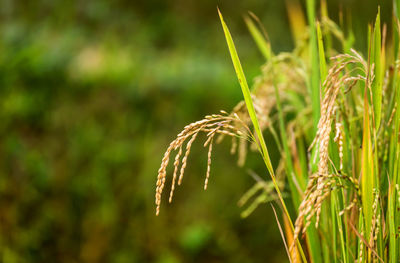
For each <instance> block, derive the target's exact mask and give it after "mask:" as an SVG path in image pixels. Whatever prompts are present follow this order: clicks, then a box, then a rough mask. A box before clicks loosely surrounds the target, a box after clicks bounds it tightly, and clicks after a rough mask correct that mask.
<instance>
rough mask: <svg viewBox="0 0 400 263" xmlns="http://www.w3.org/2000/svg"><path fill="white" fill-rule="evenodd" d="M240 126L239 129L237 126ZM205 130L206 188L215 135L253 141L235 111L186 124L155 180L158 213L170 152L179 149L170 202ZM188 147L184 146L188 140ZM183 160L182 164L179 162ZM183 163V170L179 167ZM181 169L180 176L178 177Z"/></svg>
mask: <svg viewBox="0 0 400 263" xmlns="http://www.w3.org/2000/svg"><path fill="white" fill-rule="evenodd" d="M238 127H240V128H238ZM201 132H204V133H206V136H207V139H206V141H205V143H204V147H207V146H208V158H207V172H206V178H205V182H204V189H207V185H208V181H209V177H210V170H211V153H212V146H213V142H214V137H215V136H216V135H222V136H231V137H232V138H235V139H237V138H240V139H243V140H250V141H251V140H253V137H252V135H251V132H250V130H249V128H248V127H247V125H246V124H245V123H244V122H243V121H242V120H241V119H240V118H239V116H238V115H236V114H232V115H228V114H227V113H226V112H224V111H221V114H213V115H210V116H206V117H205V118H204V119H202V120H200V121H197V122H194V123H191V124H189V125H187V126H186V127H185V128H184V129H183V131H182V132H181V133H179V134H178V135H177V138H176V139H175V140H174V141H172V142H171V144H170V145H169V147H168V149H167V151H166V152H165V154H164V157H163V159H162V161H161V167H160V169H159V170H158V177H157V183H156V195H155V197H156V200H155V203H156V214H157V215H158V214H159V212H160V205H161V195H162V192H163V190H164V186H165V180H166V176H167V166H168V163H169V160H170V156H171V153H172V152H173V151H178V152H177V154H176V156H175V161H174V173H173V176H172V183H171V191H170V195H169V202H172V198H173V194H174V190H175V187H176V180H177V178H178V185H180V184H181V183H182V180H183V175H184V172H185V168H186V166H187V160H188V157H189V154H190V150H191V148H192V144H193V142H194V141H195V140H196V138H197V136H198V135H199V134H200V133H201ZM186 141H187V143H186V146H185V147H184V144H185V142H186ZM183 149H185V154H184V156H183V158H181V157H182V154H183ZM181 162H182V164H181V166H180V163H181ZM179 166H180V169H179ZM178 171H180V172H179V177H178Z"/></svg>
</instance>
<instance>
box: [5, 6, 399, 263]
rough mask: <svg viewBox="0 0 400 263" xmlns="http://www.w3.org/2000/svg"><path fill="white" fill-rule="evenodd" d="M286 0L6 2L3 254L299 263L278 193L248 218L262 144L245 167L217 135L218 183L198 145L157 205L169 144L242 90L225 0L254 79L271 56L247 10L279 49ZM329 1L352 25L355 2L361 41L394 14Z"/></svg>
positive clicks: (335, 14) (285, 30) (8, 262)
mask: <svg viewBox="0 0 400 263" xmlns="http://www.w3.org/2000/svg"><path fill="white" fill-rule="evenodd" d="M286 2H290V1H286ZM285 4H286V3H285V1H280V0H279V1H278V0H274V1H262V0H246V1H232V0H221V1H216V0H202V1H196V0H175V1H172V0H134V1H128V0H110V1H107V0H96V1H94V0H85V1H69V0H60V1H53V0H36V1H13V0H1V1H0V262H4V263H14V262H15V263H17V262H21V263H24V262H116V263H123V262H160V263H161V262H162V263H174V262H285V261H287V257H286V254H285V251H284V247H283V244H282V241H281V238H280V235H279V231H278V227H277V224H276V221H275V219H274V216H273V213H272V209H271V207H270V205H269V204H266V205H264V206H262V207H260V208H258V209H257V210H256V211H255V212H254V213H253V214H252V215H250V216H249V217H248V218H246V219H242V218H241V217H240V212H241V211H242V208H239V207H238V206H237V201H238V200H239V198H240V197H241V196H242V194H243V193H244V192H245V191H246V190H247V189H248V188H250V187H251V186H252V185H253V183H254V180H253V179H252V178H251V177H250V176H249V175H248V173H247V169H248V168H250V169H252V170H253V171H255V172H256V173H257V174H259V175H260V176H261V177H263V178H266V179H267V178H268V175H267V174H266V172H265V169H264V167H263V164H262V162H261V160H260V159H259V158H258V155H256V154H250V156H249V158H248V161H247V163H246V167H245V168H238V167H236V165H235V163H236V157H233V156H230V155H229V144H228V143H222V144H221V145H218V146H217V147H215V148H216V149H215V152H214V155H213V156H214V157H213V163H212V168H211V169H212V170H211V178H210V184H209V188H208V190H207V191H203V190H202V189H203V186H202V184H203V180H204V175H205V171H206V166H207V165H206V155H207V154H206V151H204V149H202V146H201V143H197V144H195V145H194V149H193V151H192V154H191V156H190V158H189V164H188V168H187V170H186V172H185V174H186V175H185V176H186V177H185V178H184V182H183V186H182V187H179V188H178V189H177V191H176V193H175V200H174V202H173V203H172V204H167V202H163V204H162V207H161V214H160V216H158V217H156V216H155V205H154V190H155V181H156V176H157V170H158V168H159V165H160V161H161V158H162V155H163V152H164V150H165V149H166V148H167V146H168V144H169V142H170V141H171V140H173V139H174V137H175V135H176V134H177V133H178V132H180V130H181V129H182V128H183V127H184V125H186V124H187V123H190V122H193V121H195V120H198V119H200V118H202V117H203V116H204V115H206V114H209V113H213V112H217V111H219V110H220V109H225V110H227V111H229V110H230V109H231V108H232V107H233V106H234V105H235V104H236V103H237V102H238V101H240V100H241V92H240V88H239V86H238V84H237V80H236V77H235V73H234V71H233V68H232V65H231V61H230V57H229V53H228V51H227V48H226V44H225V40H224V36H223V32H222V29H221V26H220V23H219V20H218V16H217V11H216V7H217V5H218V6H219V8H220V9H221V10H222V12H223V14H224V16H225V19H226V21H227V22H228V25H229V27H230V29H231V32H232V33H233V36H234V39H235V41H236V45H237V47H238V51H239V53H240V57H241V59H242V64H243V67H244V69H245V72H246V74H247V78H248V80H249V81H250V82H251V80H252V79H253V78H254V77H256V76H257V75H258V74H259V73H260V66H261V65H262V63H263V59H262V56H261V55H260V53H259V52H258V51H257V48H256V45H255V44H254V43H253V42H252V39H251V37H250V34H249V33H248V32H247V29H246V27H245V24H244V22H243V19H242V18H243V17H242V16H243V15H244V14H246V12H247V11H253V12H254V13H255V14H256V15H257V16H258V17H259V18H260V20H261V21H262V23H263V24H264V25H265V28H266V30H267V31H268V34H269V37H270V40H271V42H272V49H273V51H274V52H276V53H277V52H280V51H290V50H291V49H292V48H293V47H294V43H293V39H292V37H291V32H290V27H289V23H288V18H287V12H286V7H285ZM328 4H329V15H330V16H331V17H332V18H333V20H335V21H336V22H338V23H339V22H340V16H339V10H343V14H345V17H350V16H347V15H351V21H352V28H353V30H354V33H355V36H356V42H355V46H356V47H357V48H359V49H361V51H365V46H366V40H365V36H366V32H367V24H368V22H371V21H373V19H374V17H375V14H376V10H377V6H378V4H380V5H381V6H382V7H381V8H382V13H383V20H384V21H385V20H388V19H389V18H390V14H391V9H390V1H368V2H366V1H364V0H348V1H344V0H343V1H331V2H329V3H328ZM302 8H303V10H304V3H303V2H302ZM364 53H365V52H364ZM273 158H274V160H275V161H276V160H277V159H278V158H279V156H278V155H277V154H276V153H275V154H273ZM167 188H168V185H167ZM164 201H166V200H165V199H164Z"/></svg>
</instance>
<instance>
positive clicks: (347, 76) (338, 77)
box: [291, 50, 368, 249]
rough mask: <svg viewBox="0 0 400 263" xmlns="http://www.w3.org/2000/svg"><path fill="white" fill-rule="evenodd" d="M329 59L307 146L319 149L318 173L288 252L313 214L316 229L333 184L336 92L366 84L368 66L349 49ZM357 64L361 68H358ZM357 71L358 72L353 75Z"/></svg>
mask: <svg viewBox="0 0 400 263" xmlns="http://www.w3.org/2000/svg"><path fill="white" fill-rule="evenodd" d="M331 59H332V60H334V61H335V63H334V65H333V67H332V68H331V69H330V70H329V72H328V76H327V78H326V80H325V82H324V83H323V87H324V90H325V94H324V98H323V100H322V104H321V118H320V120H319V122H318V130H317V133H316V137H315V139H314V142H313V143H312V145H311V147H310V148H312V147H314V145H317V146H318V151H319V162H318V174H317V175H316V176H311V177H310V180H309V182H308V185H307V189H306V191H305V195H304V199H303V201H302V203H301V204H300V207H299V215H298V217H297V219H296V222H295V230H294V241H293V243H292V246H291V249H294V246H295V240H297V239H298V237H299V235H300V233H305V231H306V230H307V227H308V226H309V225H310V223H311V219H312V217H313V216H314V215H315V216H316V223H315V225H316V227H318V223H319V216H320V213H321V207H322V202H323V201H324V200H325V199H326V198H327V197H328V196H329V194H330V191H331V188H332V186H333V185H334V184H335V180H334V177H333V176H332V175H331V174H330V173H329V169H328V168H329V161H330V160H329V149H328V146H329V140H330V135H331V127H332V121H333V117H334V116H335V113H336V111H337V107H336V106H335V103H336V100H337V97H338V94H339V91H340V89H341V88H343V87H346V88H347V90H350V89H351V88H352V87H353V86H354V85H355V84H356V83H357V81H360V80H364V81H367V76H368V70H367V68H368V67H367V63H366V62H365V61H364V60H363V58H362V57H361V56H360V55H359V54H358V53H357V52H356V51H354V50H352V54H342V55H338V56H335V57H333V58H331ZM350 64H355V65H356V66H357V67H355V69H353V70H349V71H346V70H345V69H346V67H347V66H348V65H350ZM359 65H361V67H360V66H359ZM356 70H358V71H360V72H356ZM354 73H357V74H354ZM354 75H355V76H354ZM336 128H337V134H336V137H337V140H338V141H339V156H340V157H341V159H342V157H343V142H342V143H340V141H341V140H340V137H341V135H340V133H341V132H340V127H339V126H337V127H336ZM341 166H342V161H341Z"/></svg>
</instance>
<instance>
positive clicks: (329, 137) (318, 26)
mask: <svg viewBox="0 0 400 263" xmlns="http://www.w3.org/2000/svg"><path fill="white" fill-rule="evenodd" d="M326 6H327V5H326V2H324V1H322V2H321V3H320V10H318V11H319V12H316V11H317V10H315V2H314V1H313V0H308V1H307V16H308V24H309V26H308V29H307V30H306V28H303V29H300V30H302V31H303V32H306V33H305V34H299V32H294V35H295V37H296V36H297V41H296V42H297V45H296V48H295V49H294V50H293V51H292V52H290V53H288V52H286V53H280V54H274V53H273V52H272V50H271V45H270V43H269V41H268V38H267V37H266V34H265V33H264V30H263V28H262V26H261V25H260V24H259V23H258V20H257V18H256V17H255V16H254V15H253V14H250V15H249V16H247V17H246V18H245V22H246V24H247V26H248V27H249V31H250V33H251V35H252V36H253V37H254V40H255V42H256V44H257V46H258V47H259V49H260V52H261V54H262V55H263V56H264V57H265V59H266V63H265V64H264V65H263V67H262V74H261V76H259V77H258V78H257V79H256V80H255V83H254V85H253V87H252V89H250V88H249V86H248V83H247V81H246V77H245V75H244V72H243V69H242V67H241V64H240V60H239V57H238V54H237V51H236V48H235V45H234V42H233V39H232V36H231V34H230V32H229V29H228V27H227V25H226V23H225V21H224V18H223V16H222V14H221V13H220V12H219V10H218V13H219V17H220V21H221V24H222V28H223V32H224V34H225V38H226V42H227V45H228V49H229V52H230V55H231V58H232V62H233V65H234V68H235V71H236V75H237V78H238V80H239V84H240V87H241V89H242V93H243V97H244V101H242V102H239V103H238V105H237V106H236V107H235V108H234V109H233V110H232V111H231V112H230V113H226V112H225V111H222V112H221V113H220V114H214V115H210V116H206V117H205V118H204V119H203V120H200V121H198V122H195V123H192V124H190V125H188V126H186V127H185V128H184V130H183V131H182V132H181V133H180V134H179V135H178V136H177V138H176V139H175V140H174V141H173V142H172V143H171V144H170V146H169V147H168V149H167V151H166V153H165V155H164V158H163V160H162V164H161V167H160V169H159V172H158V180H157V190H156V205H157V208H156V209H157V210H156V211H157V214H158V213H159V211H160V205H161V195H162V192H163V188H164V184H165V180H166V178H167V172H166V171H167V170H166V168H167V166H168V162H169V159H170V155H171V153H172V152H173V151H176V152H177V154H176V156H175V161H174V172H173V175H172V188H171V191H170V197H169V201H170V202H171V201H172V196H173V193H174V189H175V185H176V181H177V182H178V185H179V184H180V183H181V181H182V178H183V174H184V170H185V167H186V163H187V157H188V155H189V153H190V148H191V145H192V143H193V141H194V140H195V139H196V138H197V135H198V134H199V133H200V132H204V133H206V141H205V142H204V146H205V147H208V161H207V173H206V178H205V184H204V189H206V188H207V184H208V180H209V176H210V169H211V168H210V167H211V152H212V145H213V143H214V142H216V143H218V142H219V141H221V140H222V139H223V138H224V137H231V139H232V149H231V152H232V153H237V154H238V164H239V165H244V164H245V158H246V152H247V150H248V149H253V150H256V151H258V152H259V153H260V155H261V157H262V159H263V161H264V163H265V166H266V170H267V171H268V173H269V175H270V179H271V180H270V181H269V180H261V179H260V178H257V183H256V184H255V186H254V187H253V188H251V189H250V190H249V191H248V192H247V193H245V194H244V196H243V197H242V199H241V200H240V201H239V204H240V205H244V204H245V203H248V201H249V200H250V197H252V196H258V197H257V198H255V199H254V200H255V201H254V202H253V203H252V204H250V205H249V206H248V209H246V210H245V211H244V213H243V216H247V215H248V214H250V213H251V211H253V210H254V209H255V208H256V207H257V206H258V205H260V204H263V203H266V202H268V201H272V200H276V201H277V202H278V205H279V208H280V211H281V213H280V217H279V216H277V217H276V218H277V222H278V225H279V228H280V230H281V235H282V238H283V243H284V245H285V247H286V251H287V254H288V259H289V260H290V262H355V261H356V262H398V261H399V253H398V251H399V250H400V246H399V244H400V242H399V235H400V140H399V138H400V129H399V128H400V110H398V106H399V105H400V80H399V76H400V75H399V73H400V72H399V65H400V63H399V39H400V37H399V32H400V30H399V29H400V27H399V20H398V16H399V11H400V9H399V8H400V1H398V0H395V1H393V17H392V25H391V27H390V28H391V32H388V30H387V28H388V26H387V25H383V26H382V25H381V19H380V11H379V8H378V10H377V16H376V18H375V22H374V23H373V24H372V25H370V26H369V31H368V32H369V33H368V52H366V53H365V54H361V52H358V51H356V50H354V49H353V44H354V39H353V36H352V34H351V31H350V33H348V34H345V33H343V31H342V30H341V29H340V27H339V26H338V25H337V24H335V23H334V22H333V21H332V20H330V19H329V16H328V10H327V8H326ZM291 10H292V11H293V10H294V9H293V8H292V7H289V16H290V15H291V14H292V13H291V12H292V11H291ZM317 13H318V14H319V15H318V16H317ZM293 15H295V14H293ZM300 24H301V23H300ZM304 24H305V23H304ZM298 30H299V29H298V28H297V31H298ZM334 41H336V42H337V43H339V47H337V46H338V45H334V44H333V43H334ZM334 47H336V48H334ZM274 124H276V125H274ZM275 127H278V130H276V128H275ZM267 132H269V133H271V134H272V135H273V138H274V140H275V142H274V143H276V145H278V148H279V150H280V152H281V159H280V161H279V164H278V166H277V167H276V168H274V167H273V165H272V163H271V160H270V157H269V152H268V143H267V142H266V141H265V140H264V137H263V133H267ZM182 156H183V157H182ZM178 172H179V176H178ZM289 202H291V203H292V204H293V205H294V207H296V209H294V210H295V211H289V209H288V206H287V203H289ZM291 207H292V206H291ZM274 212H275V209H274ZM294 215H295V216H294ZM282 226H283V227H282Z"/></svg>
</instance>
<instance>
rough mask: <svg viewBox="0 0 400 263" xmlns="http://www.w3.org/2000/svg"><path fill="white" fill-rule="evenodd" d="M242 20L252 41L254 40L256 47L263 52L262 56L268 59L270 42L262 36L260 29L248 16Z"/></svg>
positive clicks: (269, 56)
mask: <svg viewBox="0 0 400 263" xmlns="http://www.w3.org/2000/svg"><path fill="white" fill-rule="evenodd" d="M244 21H245V22H246V25H247V27H248V29H249V31H250V34H251V35H252V37H253V39H254V42H256V45H257V47H258V49H259V50H260V52H261V53H262V54H263V56H264V58H265V59H266V60H269V59H270V58H271V44H270V43H269V42H268V40H267V39H266V38H265V37H264V36H263V34H262V33H261V32H260V30H258V28H257V26H256V25H255V24H254V22H253V20H252V19H251V18H250V17H249V16H245V17H244Z"/></svg>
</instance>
